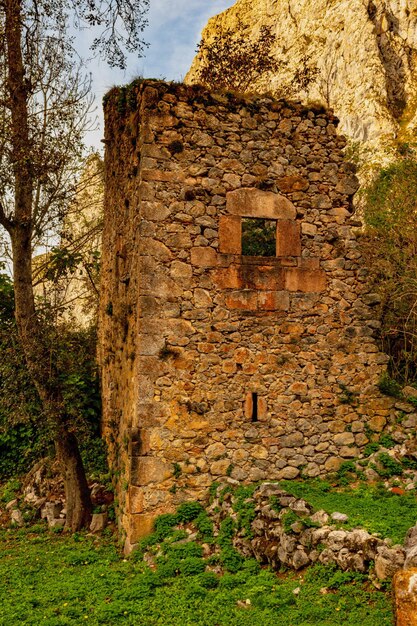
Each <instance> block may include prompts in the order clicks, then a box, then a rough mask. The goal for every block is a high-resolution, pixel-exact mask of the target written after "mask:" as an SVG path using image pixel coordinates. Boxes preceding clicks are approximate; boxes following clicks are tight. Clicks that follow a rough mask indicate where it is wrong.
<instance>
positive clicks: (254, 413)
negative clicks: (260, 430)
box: [252, 391, 258, 422]
mask: <svg viewBox="0 0 417 626" xmlns="http://www.w3.org/2000/svg"><path fill="white" fill-rule="evenodd" d="M257 421H258V394H257V393H256V391H253V392H252V422H257Z"/></svg>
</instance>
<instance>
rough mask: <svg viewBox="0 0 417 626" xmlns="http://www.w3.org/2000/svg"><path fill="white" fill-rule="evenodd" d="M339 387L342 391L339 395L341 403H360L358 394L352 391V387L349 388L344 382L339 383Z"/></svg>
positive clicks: (354, 404)
mask: <svg viewBox="0 0 417 626" xmlns="http://www.w3.org/2000/svg"><path fill="white" fill-rule="evenodd" d="M339 387H340V389H341V391H342V393H341V394H340V396H339V401H340V403H341V404H350V405H351V406H356V405H357V403H358V394H357V393H356V392H355V391H351V390H350V389H348V388H347V387H346V385H344V384H343V383H339Z"/></svg>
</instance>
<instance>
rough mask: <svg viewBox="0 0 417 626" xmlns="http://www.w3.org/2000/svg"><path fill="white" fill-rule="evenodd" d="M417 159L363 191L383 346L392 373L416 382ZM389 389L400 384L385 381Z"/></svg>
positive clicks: (406, 161) (406, 160)
mask: <svg viewBox="0 0 417 626" xmlns="http://www.w3.org/2000/svg"><path fill="white" fill-rule="evenodd" d="M416 210H417V161H416V159H415V155H414V154H413V153H411V154H410V153H409V152H407V153H406V156H405V157H404V158H402V159H401V160H399V161H397V162H395V163H393V164H391V165H390V166H388V167H386V168H383V169H381V170H380V172H379V173H378V175H377V176H376V178H375V180H374V181H373V183H372V184H371V185H370V186H369V187H368V188H367V189H366V190H365V192H364V218H365V223H366V233H365V236H364V237H363V240H362V242H363V251H364V253H365V256H366V259H367V266H368V268H369V269H370V282H371V286H372V288H373V289H375V291H376V292H377V293H378V294H379V295H380V297H381V305H380V313H381V322H382V327H381V344H382V348H383V349H384V350H385V352H387V354H389V355H390V357H391V360H390V365H389V374H390V375H391V377H392V378H394V379H395V380H397V381H398V382H399V383H401V384H404V383H412V382H413V381H416V380H417V366H416V364H417V306H416V305H417V279H416V276H417V255H416V250H417V228H416ZM382 384H383V386H384V387H385V391H384V392H385V393H389V394H390V395H394V396H396V394H397V393H398V388H396V387H395V386H393V385H392V384H391V383H390V381H389V380H388V379H387V380H386V381H382Z"/></svg>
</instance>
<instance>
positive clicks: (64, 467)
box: [55, 427, 92, 532]
mask: <svg viewBox="0 0 417 626" xmlns="http://www.w3.org/2000/svg"><path fill="white" fill-rule="evenodd" d="M55 448H56V452H57V458H58V462H59V465H60V469H61V473H62V475H63V477H64V486H65V502H66V509H67V519H66V524H65V528H66V529H67V530H70V531H71V532H75V531H76V530H80V528H84V527H88V526H89V524H90V522H91V513H92V504H91V498H90V490H89V488H88V485H87V480H86V477H85V472H84V467H83V463H82V460H81V455H80V451H79V449H78V444H77V440H76V438H75V435H74V434H73V433H70V432H68V430H67V428H65V427H62V428H61V431H60V433H59V436H58V437H57V439H56V442H55Z"/></svg>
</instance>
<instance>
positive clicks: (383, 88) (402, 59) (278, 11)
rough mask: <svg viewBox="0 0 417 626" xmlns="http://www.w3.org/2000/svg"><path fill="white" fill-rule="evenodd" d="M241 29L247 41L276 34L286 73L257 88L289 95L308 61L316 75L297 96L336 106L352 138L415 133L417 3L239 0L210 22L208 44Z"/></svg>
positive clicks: (190, 78)
mask: <svg viewBox="0 0 417 626" xmlns="http://www.w3.org/2000/svg"><path fill="white" fill-rule="evenodd" d="M239 23H240V24H242V25H243V27H244V29H245V31H246V32H247V35H248V37H252V38H256V36H257V34H258V33H259V30H260V28H261V27H262V26H263V25H266V26H268V27H270V28H271V29H272V32H273V33H274V34H275V35H276V45H275V49H274V56H275V57H276V58H277V59H278V60H279V61H280V62H282V65H281V69H280V70H279V71H278V72H277V73H276V74H275V75H269V76H268V75H267V76H261V77H260V78H259V80H257V82H256V84H254V85H253V87H254V89H256V90H272V91H273V92H274V93H278V94H279V95H284V96H285V90H286V88H288V86H289V85H291V84H294V76H295V73H296V71H297V67H299V66H300V64H301V63H302V62H303V59H305V58H307V59H308V60H309V61H308V62H309V64H310V65H311V67H314V68H317V74H316V76H315V77H314V79H313V80H312V82H311V83H310V85H309V86H308V87H307V88H306V89H304V90H298V92H297V93H296V94H295V96H296V97H297V98H300V99H301V100H302V101H304V102H305V101H320V102H322V103H324V104H325V105H327V106H330V107H332V108H333V109H334V111H335V113H336V115H337V116H338V117H339V118H340V120H341V124H340V128H341V130H342V132H344V133H345V134H346V135H347V136H348V137H350V138H351V139H352V140H355V141H368V142H370V143H371V144H372V143H373V144H381V143H383V142H386V141H388V142H389V141H390V140H392V139H394V138H396V137H400V138H402V139H408V138H409V137H410V136H411V135H412V134H413V132H417V0H237V2H236V4H235V5H234V6H233V7H231V8H230V9H228V10H226V11H224V12H223V13H221V14H220V15H217V16H215V17H213V18H212V19H211V20H210V21H209V22H208V24H207V26H206V28H205V29H204V31H203V41H206V42H209V41H210V39H211V38H212V37H213V36H214V35H215V34H218V33H219V32H222V31H225V30H228V29H234V28H236V27H237V25H238V24H239ZM200 64H201V53H200V54H199V55H197V57H196V58H195V60H194V62H193V64H192V67H191V69H190V71H189V73H188V74H187V77H186V82H190V83H192V82H198V69H199V66H200ZM292 95H293V94H292Z"/></svg>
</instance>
